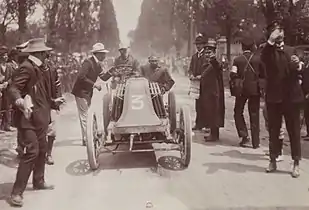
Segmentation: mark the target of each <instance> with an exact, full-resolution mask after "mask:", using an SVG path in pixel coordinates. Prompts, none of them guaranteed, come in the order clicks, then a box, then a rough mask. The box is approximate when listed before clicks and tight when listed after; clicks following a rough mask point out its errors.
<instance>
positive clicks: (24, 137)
mask: <svg viewBox="0 0 309 210" xmlns="http://www.w3.org/2000/svg"><path fill="white" fill-rule="evenodd" d="M46 132H47V127H46V128H40V129H36V130H32V129H18V140H19V143H20V144H21V145H22V146H23V147H24V148H25V153H24V154H23V155H22V156H21V158H20V162H19V165H18V169H17V174H16V180H15V183H14V186H13V190H12V194H13V195H22V194H23V192H24V191H25V189H26V186H27V183H28V180H29V177H30V174H31V172H33V179H32V183H33V185H38V184H41V183H44V175H45V156H46V151H47V141H46Z"/></svg>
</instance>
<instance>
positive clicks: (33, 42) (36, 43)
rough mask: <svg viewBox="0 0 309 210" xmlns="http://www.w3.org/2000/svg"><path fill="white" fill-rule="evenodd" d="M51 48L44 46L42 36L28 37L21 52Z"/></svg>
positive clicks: (48, 49) (41, 50)
mask: <svg viewBox="0 0 309 210" xmlns="http://www.w3.org/2000/svg"><path fill="white" fill-rule="evenodd" d="M51 50H52V48H50V47H47V46H46V44H45V39H44V38H36V39H30V40H29V41H28V44H27V47H26V48H25V49H22V52H25V53H32V52H45V51H51Z"/></svg>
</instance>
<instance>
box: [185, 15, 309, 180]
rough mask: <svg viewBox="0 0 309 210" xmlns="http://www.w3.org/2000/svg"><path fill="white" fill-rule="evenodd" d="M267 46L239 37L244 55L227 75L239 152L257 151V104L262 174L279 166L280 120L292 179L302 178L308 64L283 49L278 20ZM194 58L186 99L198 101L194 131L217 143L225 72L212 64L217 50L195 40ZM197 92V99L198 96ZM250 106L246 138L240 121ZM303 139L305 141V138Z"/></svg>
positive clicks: (210, 42)
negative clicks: (265, 136)
mask: <svg viewBox="0 0 309 210" xmlns="http://www.w3.org/2000/svg"><path fill="white" fill-rule="evenodd" d="M266 36H267V40H268V41H267V42H265V43H263V44H261V45H260V46H258V47H257V45H256V43H255V41H254V40H253V39H252V37H250V36H248V35H244V36H243V37H242V41H241V44H242V49H243V54H241V55H239V56H237V57H235V58H234V60H233V64H232V66H231V69H230V76H229V77H230V81H229V84H230V90H231V95H232V96H234V97H235V106H234V120H235V127H236V130H237V133H238V136H239V138H240V142H239V145H240V146H241V147H252V148H253V149H257V148H259V147H260V108H261V107H260V101H261V99H263V100H264V101H265V103H264V104H265V105H264V107H263V113H264V118H265V123H266V128H267V130H268V132H269V152H268V153H267V154H268V155H269V159H270V163H269V166H268V167H267V168H266V172H268V173H271V172H275V171H276V170H277V162H278V161H281V160H282V149H283V148H282V147H283V139H284V133H285V130H284V127H283V123H282V122H283V121H282V120H283V118H284V121H285V125H286V130H287V133H288V137H289V140H290V145H291V156H292V159H293V161H294V165H293V169H292V172H291V175H292V177H294V178H297V177H298V176H299V175H300V171H299V162H300V160H301V134H300V132H301V110H302V109H304V110H305V114H304V118H305V121H306V125H307V134H306V135H305V137H308V136H309V123H308V122H309V118H308V111H309V104H308V98H309V97H308V96H309V77H308V76H309V75H308V74H309V60H308V57H306V56H298V52H297V51H296V48H294V47H290V46H288V45H286V44H285V43H284V29H283V24H282V22H281V21H280V20H274V21H273V22H272V23H271V24H270V25H269V26H268V27H267V34H266ZM195 44H196V48H197V53H195V54H194V55H193V56H192V58H191V63H190V68H189V77H190V80H191V89H190V94H191V95H192V96H193V97H195V99H196V107H195V108H196V113H197V115H196V119H195V126H194V128H193V129H194V130H203V129H205V128H207V129H210V135H209V136H207V137H206V136H205V141H218V140H219V128H220V127H221V128H222V127H224V118H225V117H224V116H225V102H224V88H223V81H222V77H223V67H222V64H219V62H218V61H217V60H216V59H215V56H214V52H215V48H216V45H215V43H214V41H213V40H211V39H209V40H207V39H206V38H205V37H203V36H202V35H200V36H198V37H197V38H196V40H195ZM196 92H198V94H196ZM247 102H248V111H249V118H250V122H249V124H250V132H251V138H250V137H249V132H248V128H247V125H246V122H245V119H244V107H245V105H246V103H247ZM305 139H306V138H305Z"/></svg>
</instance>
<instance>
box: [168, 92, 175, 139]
mask: <svg viewBox="0 0 309 210" xmlns="http://www.w3.org/2000/svg"><path fill="white" fill-rule="evenodd" d="M168 118H169V120H170V125H171V130H170V132H171V133H173V132H174V131H175V130H176V126H177V119H176V98H175V93H174V92H172V91H171V92H169V93H168Z"/></svg>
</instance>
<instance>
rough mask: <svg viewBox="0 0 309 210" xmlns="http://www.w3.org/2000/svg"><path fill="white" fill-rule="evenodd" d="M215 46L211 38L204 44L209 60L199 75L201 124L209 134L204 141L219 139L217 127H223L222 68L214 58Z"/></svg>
mask: <svg viewBox="0 0 309 210" xmlns="http://www.w3.org/2000/svg"><path fill="white" fill-rule="evenodd" d="M216 46H217V45H216V41H215V40H213V39H210V40H209V41H208V43H207V44H206V46H205V56H206V57H207V58H208V59H209V61H208V64H206V66H205V67H204V69H203V70H204V71H203V72H202V75H201V90H200V100H201V103H202V107H201V109H202V116H201V117H203V124H202V126H203V127H206V128H210V136H208V137H206V136H205V137H204V138H205V141H217V140H219V128H220V127H224V115H225V104H224V86H223V75H222V74H223V68H222V65H221V64H220V63H219V62H218V61H217V59H216V54H215V53H216Z"/></svg>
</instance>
